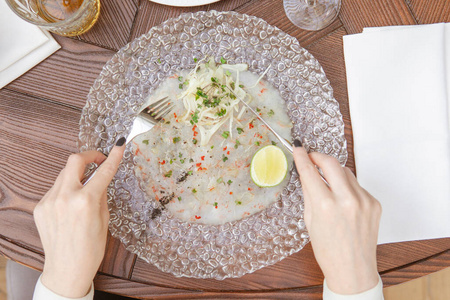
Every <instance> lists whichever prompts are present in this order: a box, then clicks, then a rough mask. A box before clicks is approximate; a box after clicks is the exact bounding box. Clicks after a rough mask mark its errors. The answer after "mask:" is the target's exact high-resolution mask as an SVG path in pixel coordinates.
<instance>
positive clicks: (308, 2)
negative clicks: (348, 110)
mask: <svg viewBox="0 0 450 300" xmlns="http://www.w3.org/2000/svg"><path fill="white" fill-rule="evenodd" d="M305 3H306V5H308V6H316V0H305Z"/></svg>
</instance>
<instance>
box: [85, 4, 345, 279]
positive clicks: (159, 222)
mask: <svg viewBox="0 0 450 300" xmlns="http://www.w3.org/2000/svg"><path fill="white" fill-rule="evenodd" d="M206 55H208V56H214V57H215V59H216V61H219V60H220V57H224V58H225V59H226V60H227V61H228V62H229V63H246V64H248V66H249V70H250V71H252V72H254V73H256V74H262V73H263V72H264V71H265V70H266V69H267V68H268V67H269V66H270V70H269V71H268V73H267V74H266V76H265V80H266V81H268V82H270V83H271V84H272V85H273V86H274V87H275V88H277V89H278V90H279V92H280V95H281V97H282V98H283V99H284V100H285V101H286V108H287V110H288V115H289V117H290V118H291V120H292V121H293V123H294V127H293V129H292V138H293V139H301V140H302V141H303V143H304V145H305V147H306V148H307V149H308V150H310V151H319V152H322V153H326V154H329V155H332V156H334V157H336V158H337V159H338V160H339V162H340V163H341V164H345V162H346V160H347V149H346V140H345V137H344V123H343V121H342V116H341V113H340V112H339V105H338V103H337V101H336V100H335V99H334V98H333V89H332V88H331V86H330V82H329V81H328V79H327V78H326V76H325V73H324V71H323V69H322V67H321V66H320V64H319V63H318V61H317V60H316V59H315V58H314V57H313V56H312V55H311V54H310V53H308V52H307V51H306V50H305V49H303V48H302V47H300V45H299V43H298V41H297V40H296V39H295V38H293V37H291V36H289V35H288V34H286V33H284V32H283V31H281V30H280V29H278V28H276V27H274V26H271V25H269V24H267V23H266V22H265V21H264V20H262V19H259V18H256V17H252V16H247V15H243V14H238V13H235V12H217V11H208V12H197V13H187V14H183V15H181V16H180V17H178V18H176V19H170V20H167V21H166V22H164V23H162V24H161V25H159V26H156V27H154V28H152V29H151V30H150V31H149V32H148V33H147V34H144V35H142V36H141V37H139V38H137V39H136V40H134V41H133V42H131V43H129V44H128V45H126V46H125V47H123V48H122V49H121V50H120V51H119V52H118V53H117V54H116V55H114V56H113V57H112V58H111V60H110V61H109V62H108V63H107V64H106V65H105V66H104V68H103V70H102V71H101V73H100V75H99V77H98V78H97V80H96V81H95V83H94V85H93V86H92V89H91V91H90V93H89V95H88V100H87V104H86V106H85V107H84V109H83V112H82V116H81V120H80V134H79V141H78V146H79V149H80V151H86V150H89V149H98V150H100V151H102V152H104V153H109V151H110V149H111V148H112V146H113V145H114V143H115V141H116V140H117V139H118V138H119V137H122V136H127V134H128V132H129V131H130V128H131V125H132V123H133V119H134V117H135V116H136V114H137V113H138V110H139V108H140V107H141V106H142V105H143V103H144V101H145V99H146V98H147V97H148V96H149V95H150V94H151V93H152V92H153V91H154V90H155V89H156V88H157V87H158V86H159V84H160V83H161V82H163V81H164V80H165V79H166V78H167V77H169V76H171V75H172V74H173V73H175V72H177V71H179V70H180V69H192V68H193V67H194V61H193V58H194V57H197V58H202V57H204V56H206ZM133 158H134V156H133V153H132V147H131V145H129V146H128V147H127V150H126V152H125V155H124V159H123V161H122V163H121V165H120V167H119V171H118V172H117V175H116V177H115V178H114V180H113V181H112V183H111V185H110V188H109V189H108V204H109V210H110V213H111V218H110V226H109V228H110V231H111V234H112V235H113V236H114V237H116V238H118V239H120V240H121V241H122V243H123V244H124V245H125V247H126V248H127V249H128V250H129V251H131V252H133V253H135V254H137V255H138V256H139V257H140V258H142V259H144V260H145V261H147V262H149V263H151V264H154V265H155V266H156V267H158V268H159V269H160V270H161V271H163V272H168V273H172V274H174V275H175V276H186V277H194V278H215V279H225V278H228V277H240V276H242V275H244V274H246V273H251V272H254V271H256V270H258V269H260V268H263V267H265V266H268V265H272V264H274V263H276V262H278V261H280V260H281V259H283V258H285V257H286V256H288V255H291V254H293V253H295V252H297V251H299V250H301V249H302V248H303V247H304V246H305V245H306V244H307V243H308V242H309V237H308V233H307V231H306V228H305V223H304V221H303V209H304V205H303V195H302V190H301V185H300V182H299V180H298V176H297V175H296V172H292V171H291V173H290V181H289V183H288V185H287V186H286V187H285V188H284V190H283V193H282V195H281V197H280V199H278V200H277V201H276V202H275V203H274V204H273V205H271V206H269V207H268V208H267V209H265V210H263V211H261V212H259V213H256V214H254V215H251V216H249V217H247V218H245V219H241V220H238V221H234V222H230V223H226V224H223V225H216V226H213V225H203V224H191V223H188V222H182V221H180V220H178V219H175V218H173V217H172V216H171V215H169V213H168V211H167V210H163V211H159V210H155V209H156V208H157V207H158V204H157V203H156V202H155V200H153V199H148V198H147V197H146V195H145V194H144V192H143V191H141V189H139V183H138V179H137V178H136V177H135V176H134V162H133Z"/></svg>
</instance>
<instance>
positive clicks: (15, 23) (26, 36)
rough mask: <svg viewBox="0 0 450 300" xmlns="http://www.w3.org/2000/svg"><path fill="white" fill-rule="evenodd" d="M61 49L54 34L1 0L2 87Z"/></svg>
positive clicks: (0, 46) (0, 66)
mask: <svg viewBox="0 0 450 300" xmlns="http://www.w3.org/2000/svg"><path fill="white" fill-rule="evenodd" d="M59 48H61V47H60V46H59V44H58V43H57V42H56V41H55V40H54V39H53V37H52V36H51V35H50V34H49V33H48V32H46V31H43V30H41V29H40V28H39V27H37V26H35V25H32V24H30V23H27V22H26V21H24V20H22V19H21V18H19V17H18V16H17V15H16V14H14V13H13V12H12V11H11V9H10V8H9V7H8V5H7V4H6V2H5V1H3V0H0V89H1V88H2V87H4V86H5V85H7V84H8V83H10V82H11V81H13V80H14V79H16V78H17V77H19V76H21V75H22V74H23V73H25V72H27V71H28V70H29V69H31V68H32V67H34V66H35V65H37V64H38V63H40V62H41V61H42V60H44V59H45V58H47V57H48V56H49V55H51V54H52V53H53V52H55V51H56V50H58V49H59Z"/></svg>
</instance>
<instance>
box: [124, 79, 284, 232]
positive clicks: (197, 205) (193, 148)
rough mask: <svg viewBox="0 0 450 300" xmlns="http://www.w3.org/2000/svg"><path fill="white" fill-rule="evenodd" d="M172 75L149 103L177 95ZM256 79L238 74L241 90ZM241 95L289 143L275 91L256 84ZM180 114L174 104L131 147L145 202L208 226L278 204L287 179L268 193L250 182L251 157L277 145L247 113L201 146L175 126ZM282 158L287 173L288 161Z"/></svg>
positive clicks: (192, 131) (191, 128) (189, 129)
mask: <svg viewBox="0 0 450 300" xmlns="http://www.w3.org/2000/svg"><path fill="white" fill-rule="evenodd" d="M185 74H187V73H181V74H178V75H179V76H184V75H185ZM178 75H175V76H173V77H171V78H169V79H167V80H166V81H165V82H164V83H163V84H161V86H160V87H159V88H158V89H157V90H156V91H155V93H153V94H152V96H151V97H150V98H151V99H149V102H151V101H153V100H154V99H159V98H162V97H164V96H166V95H168V96H169V97H170V98H171V99H176V96H177V94H178V93H180V91H181V90H180V89H179V88H178V86H179V81H178V80H177V78H176V77H177V76H178ZM257 78H258V76H256V75H255V74H253V73H251V72H249V71H245V72H242V73H240V81H241V82H242V83H243V84H244V85H245V86H251V85H253V84H254V82H256V80H257ZM247 92H248V93H249V94H250V95H251V96H252V97H253V100H252V102H251V106H253V107H254V108H258V109H259V113H260V114H261V116H262V117H263V118H264V119H265V120H266V121H267V122H268V123H269V124H270V125H271V126H273V127H274V129H275V130H276V131H277V132H278V133H279V134H280V135H281V136H283V137H285V138H287V139H288V140H290V136H291V128H292V122H291V120H290V119H289V117H288V116H287V113H286V108H285V103H284V101H283V100H282V99H281V97H280V95H279V92H278V90H276V89H275V88H274V87H272V86H271V85H270V84H268V83H266V82H264V81H261V82H260V83H259V84H258V85H257V86H256V87H254V88H252V89H249V90H247ZM180 102H181V101H180ZM184 113H185V111H184V107H183V105H182V103H176V108H175V109H174V110H173V112H172V113H171V114H170V115H169V116H168V117H167V118H166V121H167V122H166V123H164V124H158V125H156V126H155V127H154V128H153V129H152V130H151V131H149V132H148V133H145V134H142V135H140V136H138V137H136V138H135V140H134V141H133V147H134V151H135V164H136V166H135V174H136V176H137V177H138V178H139V181H140V186H141V188H142V189H143V190H144V191H145V193H146V194H147V195H148V197H149V199H155V200H156V201H160V202H161V205H163V206H165V208H166V209H167V210H168V211H169V213H170V214H172V215H173V216H174V217H176V218H178V219H181V220H183V221H187V222H198V223H203V224H211V225H218V224H224V223H226V222H231V221H235V220H239V219H242V218H245V217H248V216H250V215H252V214H254V213H256V212H259V211H261V210H263V209H265V208H267V207H268V206H269V205H270V204H272V203H274V202H275V201H277V200H278V199H279V197H280V194H281V192H282V190H283V188H284V187H285V186H286V184H287V182H288V180H289V174H288V176H286V178H285V179H284V181H283V182H282V183H281V184H279V185H278V186H275V187H271V188H260V187H258V186H257V185H255V184H254V183H253V181H252V179H251V177H250V163H251V159H252V157H253V155H254V154H255V153H256V151H258V150H259V149H260V148H262V147H264V146H266V145H270V144H272V142H274V143H278V140H277V139H276V138H275V136H274V135H273V134H272V133H271V132H270V131H269V130H268V129H267V127H266V126H265V125H263V124H262V123H261V122H260V121H259V120H258V119H257V118H256V117H255V116H254V115H253V114H251V112H247V111H246V112H245V113H244V114H243V115H242V117H241V119H239V120H237V121H236V122H234V123H233V127H232V128H231V130H230V128H229V124H228V122H225V124H223V125H222V127H221V128H220V129H219V130H218V131H217V132H216V133H215V134H214V135H213V137H212V138H211V140H210V141H209V142H208V144H207V145H205V146H201V145H200V142H198V140H199V132H198V128H196V126H195V125H191V124H187V123H185V122H182V121H181V118H180V116H182V115H184ZM236 115H237V113H236ZM227 132H229V133H228V134H227ZM280 147H281V148H282V146H281V145H280ZM284 150H285V149H283V151H284ZM285 153H286V157H287V158H288V162H289V169H290V168H291V166H292V155H291V154H289V153H287V152H285ZM149 201H153V200H149Z"/></svg>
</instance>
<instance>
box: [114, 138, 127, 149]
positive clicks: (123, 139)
mask: <svg viewBox="0 0 450 300" xmlns="http://www.w3.org/2000/svg"><path fill="white" fill-rule="evenodd" d="M126 141H127V139H126V138H124V137H121V138H120V139H119V140H118V141H117V142H116V146H118V147H120V146H122V145H123V144H125V142H126Z"/></svg>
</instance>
